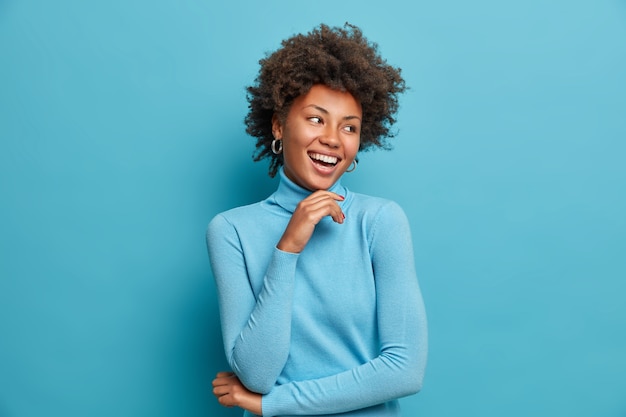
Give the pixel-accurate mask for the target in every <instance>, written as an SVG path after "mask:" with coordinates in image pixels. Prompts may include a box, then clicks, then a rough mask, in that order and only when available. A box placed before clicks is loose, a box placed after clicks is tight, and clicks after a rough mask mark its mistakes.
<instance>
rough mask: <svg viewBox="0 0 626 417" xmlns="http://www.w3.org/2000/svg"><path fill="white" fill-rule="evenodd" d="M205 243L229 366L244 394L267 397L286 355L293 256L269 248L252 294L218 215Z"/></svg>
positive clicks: (235, 238) (232, 237) (234, 240)
mask: <svg viewBox="0 0 626 417" xmlns="http://www.w3.org/2000/svg"><path fill="white" fill-rule="evenodd" d="M206 237H207V246H208V250H209V258H210V261H211V268H212V270H213V275H214V277H215V280H216V283H217V287H218V301H219V307H220V319H221V324H222V335H223V340H224V351H225V353H226V357H227V360H228V363H229V364H230V366H231V368H232V370H233V371H234V372H235V374H236V375H237V376H238V377H239V379H240V380H241V382H242V383H243V384H244V385H245V386H246V387H247V388H248V389H250V390H251V391H254V392H258V393H267V392H269V391H270V390H271V388H272V387H273V386H274V384H275V383H276V379H277V378H278V375H279V374H280V372H281V370H282V369H283V367H284V364H285V362H286V360H287V357H288V354H289V344H290V328H291V314H290V313H291V310H292V301H293V287H294V276H295V268H296V263H297V259H298V255H297V254H292V253H287V252H282V251H280V250H278V249H276V248H275V247H273V248H270V249H269V251H270V252H268V253H270V254H271V255H270V256H271V259H270V260H269V266H268V267H267V269H266V271H265V275H264V277H263V278H262V283H261V285H260V288H259V289H256V291H255V288H253V283H252V282H251V277H250V276H249V273H248V269H247V267H248V266H247V264H246V257H245V256H244V251H243V249H242V243H241V241H240V239H239V235H238V231H237V230H236V228H235V227H234V226H233V225H232V224H231V223H230V222H229V221H228V220H227V219H226V218H225V217H224V216H223V215H218V216H216V217H215V218H214V219H213V220H212V221H211V223H210V224H209V226H208V229H207V235H206ZM270 342H271V343H270Z"/></svg>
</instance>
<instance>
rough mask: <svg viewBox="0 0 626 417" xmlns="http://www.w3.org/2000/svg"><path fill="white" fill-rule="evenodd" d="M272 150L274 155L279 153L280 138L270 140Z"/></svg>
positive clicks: (281, 147) (281, 145)
mask: <svg viewBox="0 0 626 417" xmlns="http://www.w3.org/2000/svg"><path fill="white" fill-rule="evenodd" d="M271 148H272V152H273V153H274V154H275V155H279V154H280V153H281V152H282V151H283V140H282V139H274V140H273V141H272V146H271Z"/></svg>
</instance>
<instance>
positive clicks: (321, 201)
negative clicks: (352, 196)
mask: <svg viewBox="0 0 626 417" xmlns="http://www.w3.org/2000/svg"><path fill="white" fill-rule="evenodd" d="M343 199H344V198H343V197H342V196H340V195H339V194H335V193H333V192H330V191H323V190H320V191H316V192H314V193H313V194H311V195H310V196H308V197H307V198H305V199H304V200H302V201H301V202H300V203H298V206H297V207H296V210H295V211H294V212H293V214H292V215H291V220H290V221H289V224H288V225H287V228H286V229H285V233H283V236H282V237H281V238H280V241H278V245H276V247H277V248H278V249H280V250H282V251H285V252H291V253H300V252H302V250H303V249H304V247H305V246H306V244H307V243H309V239H311V236H312V235H313V231H314V230H315V226H316V225H317V224H318V223H319V222H320V220H322V218H323V217H325V216H330V217H332V219H333V220H334V221H335V222H336V223H339V224H341V223H343V221H344V219H345V218H346V216H345V215H344V214H343V212H342V211H341V208H340V207H339V205H338V204H337V201H343Z"/></svg>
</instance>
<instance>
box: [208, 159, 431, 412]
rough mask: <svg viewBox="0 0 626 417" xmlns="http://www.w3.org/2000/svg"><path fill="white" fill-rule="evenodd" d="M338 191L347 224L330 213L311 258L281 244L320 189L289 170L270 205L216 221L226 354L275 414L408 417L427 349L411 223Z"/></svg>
mask: <svg viewBox="0 0 626 417" xmlns="http://www.w3.org/2000/svg"><path fill="white" fill-rule="evenodd" d="M330 191H332V192H335V193H337V194H339V195H342V196H344V197H345V200H344V201H341V202H338V204H339V205H340V207H341V209H342V211H343V213H344V214H345V216H346V219H345V221H344V223H343V224H338V223H335V222H333V220H332V219H331V218H330V217H328V216H327V217H324V218H323V219H322V220H321V221H320V222H319V224H318V225H317V226H316V228H315V231H314V232H313V235H312V237H311V239H310V240H309V242H308V244H307V246H306V247H305V248H304V250H303V251H302V252H301V253H300V254H296V253H289V252H283V251H281V250H279V249H277V248H276V244H277V243H278V241H279V240H280V238H281V236H282V234H283V232H284V231H285V228H286V227H287V224H288V222H289V220H290V218H291V215H292V213H293V212H294V210H295V209H296V206H297V204H298V203H299V202H300V201H301V200H303V199H304V198H305V197H307V196H308V195H309V194H310V193H311V192H310V191H308V190H306V189H304V188H301V187H300V186H298V185H297V184H295V183H293V182H292V181H291V180H289V179H288V178H287V177H286V176H285V174H284V172H283V170H282V169H281V171H280V183H279V185H278V189H277V191H276V192H275V193H274V194H272V195H271V196H270V197H269V198H267V199H266V200H263V201H261V202H259V203H256V204H252V205H248V206H244V207H238V208H235V209H232V210H229V211H226V212H224V213H221V214H218V215H217V216H216V217H215V218H214V219H213V220H212V221H211V222H210V224H209V227H208V230H207V244H208V249H209V258H210V261H211V267H212V270H213V275H214V276H215V280H216V283H217V290H218V299H219V306H220V316H221V323H222V334H223V338H224V349H225V352H226V357H227V360H228V363H229V364H230V366H231V367H232V370H233V371H234V372H235V374H236V375H237V376H238V377H239V379H240V380H241V382H242V383H243V384H244V385H245V386H246V387H247V388H248V389H250V390H251V391H254V392H258V393H261V394H264V395H263V400H262V408H263V415H264V416H292V415H294V416H295V415H300V416H301V415H334V414H338V413H345V412H348V413H347V414H342V416H351V417H352V416H378V417H383V416H399V415H400V411H399V407H398V402H397V399H398V398H400V397H403V396H406V395H409V394H414V393H416V392H417V391H419V390H420V389H421V386H422V379H423V376H424V368H425V365H426V350H427V333H426V315H425V312H424V304H423V301H422V296H421V293H420V289H419V286H418V282H417V278H416V275H415V267H414V259H413V246H412V243H411V232H410V229H409V224H408V221H407V218H406V216H405V214H404V212H403V211H402V209H401V208H400V207H399V206H398V205H397V204H396V203H394V202H392V201H389V200H384V199H381V198H375V197H370V196H366V195H362V194H357V193H352V192H350V191H348V190H347V189H346V188H345V187H343V186H342V185H341V184H340V183H336V184H335V185H333V187H332V188H331V189H330ZM245 415H248V416H249V415H251V414H250V413H247V412H246V414H245Z"/></svg>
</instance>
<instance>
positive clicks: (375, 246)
mask: <svg viewBox="0 0 626 417" xmlns="http://www.w3.org/2000/svg"><path fill="white" fill-rule="evenodd" d="M371 257H372V258H371V259H372V267H373V270H374V276H375V279H376V292H377V304H376V308H377V316H378V317H377V320H378V327H379V334H380V353H379V355H378V356H377V357H376V358H374V359H372V360H370V361H368V362H366V363H364V364H362V365H360V366H358V367H356V368H353V369H350V370H346V371H344V372H342V373H339V374H336V375H331V376H328V377H325V378H320V379H315V380H306V381H295V382H290V383H287V384H284V385H278V386H276V387H275V388H273V389H272V391H271V392H270V393H268V394H267V395H264V396H263V403H262V404H263V405H262V406H263V415H264V416H276V415H306V414H310V415H312V414H334V413H341V412H346V411H350V410H356V409H360V408H365V407H369V406H373V405H376V404H382V403H384V402H387V401H390V400H393V399H397V398H400V397H404V396H406V395H410V394H414V393H416V392H418V391H419V390H420V389H421V387H422V380H423V377H424V370H425V367H426V356H427V325H426V314H425V309H424V303H423V300H422V296H421V292H420V289H419V285H418V281H417V277H416V273H415V265H414V254H413V245H412V242H411V233H410V228H409V224H408V220H407V218H406V215H405V214H404V212H403V211H402V209H401V208H400V207H399V206H398V205H397V204H395V203H390V204H388V205H386V206H384V207H383V209H381V212H380V213H379V215H378V216H377V219H376V221H375V225H374V231H373V233H372V238H371Z"/></svg>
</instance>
